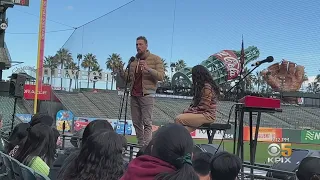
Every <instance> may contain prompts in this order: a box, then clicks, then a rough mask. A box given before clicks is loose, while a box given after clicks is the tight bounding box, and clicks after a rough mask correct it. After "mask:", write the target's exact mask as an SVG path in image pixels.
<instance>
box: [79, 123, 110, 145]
mask: <svg viewBox="0 0 320 180" xmlns="http://www.w3.org/2000/svg"><path fill="white" fill-rule="evenodd" d="M100 130H104V131H114V129H113V127H112V126H111V124H110V123H109V121H107V120H101V119H97V120H94V121H91V122H90V123H89V124H88V125H87V126H86V128H85V129H84V131H83V134H82V140H81V143H82V144H84V143H85V142H86V140H87V139H88V138H89V136H91V135H92V134H93V133H95V132H97V131H100Z"/></svg>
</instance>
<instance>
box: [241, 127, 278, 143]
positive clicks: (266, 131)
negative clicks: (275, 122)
mask: <svg viewBox="0 0 320 180" xmlns="http://www.w3.org/2000/svg"><path fill="white" fill-rule="evenodd" d="M255 130H256V128H255V127H254V128H252V138H253V139H254V135H255V134H254V133H255ZM243 131H244V132H243V140H244V141H249V140H250V128H249V127H248V126H245V127H244V129H243ZM281 139H282V129H280V128H266V127H261V128H259V132H258V141H263V142H278V141H279V140H281Z"/></svg>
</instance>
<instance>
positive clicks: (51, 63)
mask: <svg viewBox="0 0 320 180" xmlns="http://www.w3.org/2000/svg"><path fill="white" fill-rule="evenodd" d="M43 67H44V68H50V69H51V73H50V74H51V75H50V77H47V82H48V84H52V83H49V81H50V79H51V80H52V73H53V71H55V70H56V69H57V68H58V63H57V61H56V59H55V58H54V57H53V56H47V57H45V59H44V64H43Z"/></svg>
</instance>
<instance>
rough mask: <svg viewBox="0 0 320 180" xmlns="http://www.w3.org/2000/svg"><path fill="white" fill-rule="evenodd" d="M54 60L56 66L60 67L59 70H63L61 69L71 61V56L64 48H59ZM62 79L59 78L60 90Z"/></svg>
mask: <svg viewBox="0 0 320 180" xmlns="http://www.w3.org/2000/svg"><path fill="white" fill-rule="evenodd" d="M55 59H56V61H57V63H58V65H60V69H61V70H62V69H64V68H63V67H64V66H65V65H67V64H69V63H70V62H72V61H73V58H72V54H71V53H70V52H69V50H68V49H65V48H61V49H59V50H58V51H57V53H56V55H55ZM62 79H63V77H62V76H61V89H62Z"/></svg>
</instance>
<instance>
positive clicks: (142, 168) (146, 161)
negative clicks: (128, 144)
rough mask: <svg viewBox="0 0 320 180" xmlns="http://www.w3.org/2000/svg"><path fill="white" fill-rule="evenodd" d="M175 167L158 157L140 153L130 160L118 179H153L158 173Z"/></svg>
mask: <svg viewBox="0 0 320 180" xmlns="http://www.w3.org/2000/svg"><path fill="white" fill-rule="evenodd" d="M173 171H176V168H175V167H174V166H172V165H171V164H169V163H167V162H165V161H162V160H160V159H158V158H155V157H152V156H148V155H142V156H139V157H137V158H135V159H134V160H132V161H131V162H130V163H129V165H128V169H127V171H126V172H125V174H124V175H123V176H122V177H121V179H120V180H154V178H155V177H156V176H157V175H158V174H160V173H166V172H173Z"/></svg>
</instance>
